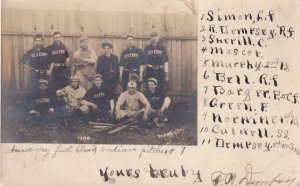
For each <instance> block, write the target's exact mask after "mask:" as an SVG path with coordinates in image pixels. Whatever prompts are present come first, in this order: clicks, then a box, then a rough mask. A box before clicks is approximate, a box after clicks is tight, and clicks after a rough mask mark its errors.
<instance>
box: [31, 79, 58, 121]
mask: <svg viewBox="0 0 300 186" xmlns="http://www.w3.org/2000/svg"><path fill="white" fill-rule="evenodd" d="M38 89H39V91H38V92H36V93H35V94H34V95H32V98H31V101H30V112H29V114H30V116H31V118H32V119H37V120H36V121H41V122H43V121H49V120H50V119H51V117H52V116H53V113H54V106H53V95H52V93H50V91H49V89H48V81H47V80H45V79H41V80H39V86H38Z"/></svg>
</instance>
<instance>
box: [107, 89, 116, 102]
mask: <svg viewBox="0 0 300 186" xmlns="http://www.w3.org/2000/svg"><path fill="white" fill-rule="evenodd" d="M106 94H107V99H108V100H112V99H114V97H115V93H114V91H113V90H111V89H109V88H108V87H106Z"/></svg>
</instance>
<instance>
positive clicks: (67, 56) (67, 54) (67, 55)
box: [65, 46, 70, 59]
mask: <svg viewBox="0 0 300 186" xmlns="http://www.w3.org/2000/svg"><path fill="white" fill-rule="evenodd" d="M69 57H70V56H69V52H68V49H67V47H66V46H65V59H67V58H69Z"/></svg>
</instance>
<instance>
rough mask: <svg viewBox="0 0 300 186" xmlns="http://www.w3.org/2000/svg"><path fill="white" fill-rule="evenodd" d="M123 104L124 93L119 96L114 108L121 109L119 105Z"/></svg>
mask: <svg viewBox="0 0 300 186" xmlns="http://www.w3.org/2000/svg"><path fill="white" fill-rule="evenodd" d="M124 102H125V95H124V92H123V93H122V94H121V95H120V96H119V98H118V101H117V104H116V108H121V105H123V104H124Z"/></svg>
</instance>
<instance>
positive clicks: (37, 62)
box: [21, 34, 52, 94]
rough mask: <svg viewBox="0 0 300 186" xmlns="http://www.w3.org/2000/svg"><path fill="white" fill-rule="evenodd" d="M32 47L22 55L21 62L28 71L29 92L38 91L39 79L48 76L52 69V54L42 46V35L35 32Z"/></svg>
mask: <svg viewBox="0 0 300 186" xmlns="http://www.w3.org/2000/svg"><path fill="white" fill-rule="evenodd" d="M33 40H34V47H33V48H32V49H30V50H28V51H27V52H26V53H25V54H24V55H23V57H22V59H21V63H22V64H28V65H24V68H25V69H26V70H27V71H29V90H30V93H31V94H35V93H37V92H38V87H39V86H38V85H39V80H40V79H47V78H49V77H50V74H51V71H52V69H50V67H51V66H50V65H51V63H52V55H51V53H50V51H49V50H48V49H47V48H45V47H44V46H43V42H44V37H43V36H42V35H41V34H36V35H35V36H34V38H33Z"/></svg>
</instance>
